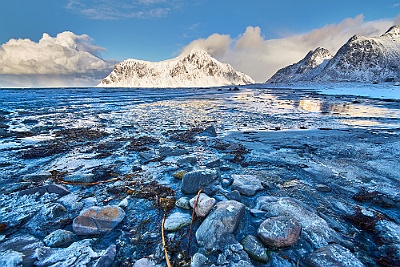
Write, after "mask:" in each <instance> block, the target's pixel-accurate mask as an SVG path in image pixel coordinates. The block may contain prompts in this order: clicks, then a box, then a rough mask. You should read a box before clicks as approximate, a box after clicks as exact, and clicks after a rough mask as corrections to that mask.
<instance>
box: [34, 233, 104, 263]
mask: <svg viewBox="0 0 400 267" xmlns="http://www.w3.org/2000/svg"><path fill="white" fill-rule="evenodd" d="M92 242H93V240H92V239H85V240H81V241H78V242H74V243H72V244H71V245H70V246H69V247H67V248H48V247H42V248H39V249H37V250H36V253H35V255H36V257H37V261H36V262H35V266H65V267H67V266H71V267H72V266H89V264H91V263H92V262H93V261H94V260H95V259H97V258H98V257H99V255H98V254H97V253H96V252H94V251H93V249H92ZM90 266H91V265H90Z"/></svg>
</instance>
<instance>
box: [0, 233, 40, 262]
mask: <svg viewBox="0 0 400 267" xmlns="http://www.w3.org/2000/svg"><path fill="white" fill-rule="evenodd" d="M43 246H44V245H43V243H42V242H41V241H40V240H39V239H37V238H35V237H33V236H31V235H16V236H13V237H12V238H10V239H7V240H5V241H4V242H3V243H1V244H0V251H1V255H0V263H3V264H2V265H0V266H18V264H22V266H33V265H34V264H33V263H34V262H35V250H36V249H38V248H41V247H43ZM5 252H6V253H5ZM7 253H9V254H7ZM8 256H9V257H10V258H7V257H8ZM13 262H14V263H16V265H10V264H11V263H13Z"/></svg>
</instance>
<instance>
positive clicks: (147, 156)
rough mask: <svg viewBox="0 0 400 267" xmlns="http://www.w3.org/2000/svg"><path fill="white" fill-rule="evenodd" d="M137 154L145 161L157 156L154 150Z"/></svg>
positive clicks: (152, 159)
mask: <svg viewBox="0 0 400 267" xmlns="http://www.w3.org/2000/svg"><path fill="white" fill-rule="evenodd" d="M138 154H139V156H140V157H141V158H142V159H143V160H144V161H145V162H149V161H154V160H157V158H158V154H157V153H156V152H154V151H143V152H139V153H138Z"/></svg>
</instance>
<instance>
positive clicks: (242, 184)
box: [232, 175, 264, 196]
mask: <svg viewBox="0 0 400 267" xmlns="http://www.w3.org/2000/svg"><path fill="white" fill-rule="evenodd" d="M232 179H233V184H232V190H237V191H239V193H240V194H242V195H245V196H254V195H255V194H256V193H257V191H259V190H262V189H263V188H264V187H263V186H262V184H261V181H260V180H259V179H258V178H257V177H255V176H253V175H232Z"/></svg>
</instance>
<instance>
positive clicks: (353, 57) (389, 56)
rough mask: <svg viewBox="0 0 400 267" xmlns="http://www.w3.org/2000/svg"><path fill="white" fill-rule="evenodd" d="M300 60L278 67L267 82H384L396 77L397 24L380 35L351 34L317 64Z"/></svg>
mask: <svg viewBox="0 0 400 267" xmlns="http://www.w3.org/2000/svg"><path fill="white" fill-rule="evenodd" d="M314 52H315V51H314ZM308 57H310V54H308V55H307V56H306V57H305V58H304V59H303V60H302V61H300V62H298V63H296V64H294V65H291V66H288V67H286V68H283V69H281V70H279V71H278V72H277V73H276V74H275V75H274V76H272V78H271V79H269V80H268V81H267V82H275V83H291V82H297V81H302V82H304V81H312V82H375V81H376V82H385V81H400V27H399V26H393V27H391V28H390V29H389V30H388V31H387V32H386V33H385V34H383V35H382V36H380V37H372V38H368V37H363V36H360V35H354V36H353V37H352V38H350V39H349V41H348V42H347V43H346V44H345V45H343V46H342V47H341V48H340V49H339V50H338V52H337V53H336V55H335V56H334V57H333V58H332V59H330V60H329V61H328V58H326V60H327V61H326V62H324V63H323V64H320V65H319V66H318V67H317V68H304V70H305V71H303V72H302V71H301V70H302V69H301V67H302V66H303V65H304V64H306V62H307V58H308Z"/></svg>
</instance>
